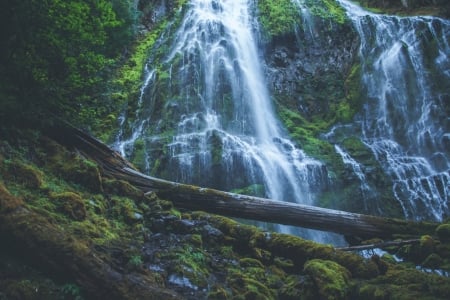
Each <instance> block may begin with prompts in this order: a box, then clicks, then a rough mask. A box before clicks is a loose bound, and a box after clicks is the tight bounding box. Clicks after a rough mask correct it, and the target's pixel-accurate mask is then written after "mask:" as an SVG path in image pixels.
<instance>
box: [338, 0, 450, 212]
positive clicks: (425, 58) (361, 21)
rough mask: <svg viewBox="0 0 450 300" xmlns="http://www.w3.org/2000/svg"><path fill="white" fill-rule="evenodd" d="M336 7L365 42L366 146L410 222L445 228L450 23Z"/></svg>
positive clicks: (449, 178) (449, 185) (449, 183)
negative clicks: (390, 182)
mask: <svg viewBox="0 0 450 300" xmlns="http://www.w3.org/2000/svg"><path fill="white" fill-rule="evenodd" d="M338 2H339V3H340V4H341V5H342V6H343V7H344V8H345V9H346V10H347V14H348V16H349V17H350V18H351V20H352V21H353V23H354V25H355V27H356V29H357V31H358V33H359V35H360V38H361V46H360V59H361V64H362V74H363V75H362V84H363V88H364V94H365V96H367V104H366V105H365V108H364V112H363V114H362V118H361V121H362V122H361V123H362V132H363V136H362V140H363V142H364V143H365V144H366V145H367V146H369V147H370V148H371V149H372V151H373V153H374V155H375V156H376V158H377V160H378V161H379V162H380V164H381V166H382V168H383V169H384V171H385V173H386V174H387V176H389V177H390V178H391V179H392V180H393V182H394V186H393V192H394V195H395V197H396V199H397V200H398V201H399V202H400V204H401V206H402V208H403V211H404V214H405V216H406V217H408V218H413V219H418V220H420V219H428V220H436V221H441V220H442V219H443V218H445V217H446V216H447V215H448V214H449V212H450V211H449V201H450V198H449V197H450V174H449V172H450V162H449V157H450V156H449V153H450V152H449V151H450V149H449V148H448V147H449V145H450V132H449V130H450V128H449V116H448V115H447V114H446V111H447V112H448V107H449V105H450V104H449V102H450V59H449V57H450V47H449V38H450V21H448V20H443V19H439V18H435V17H396V16H387V15H378V14H373V13H369V12H367V11H364V10H363V9H361V8H360V7H359V6H357V5H355V4H353V3H352V2H350V1H347V0H338Z"/></svg>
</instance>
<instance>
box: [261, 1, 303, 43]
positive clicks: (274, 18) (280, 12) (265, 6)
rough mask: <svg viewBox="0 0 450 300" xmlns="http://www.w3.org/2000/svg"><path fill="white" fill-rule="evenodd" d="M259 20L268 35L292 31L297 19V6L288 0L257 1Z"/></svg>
mask: <svg viewBox="0 0 450 300" xmlns="http://www.w3.org/2000/svg"><path fill="white" fill-rule="evenodd" d="M258 10H259V20H260V22H261V25H262V27H263V30H264V32H265V33H266V34H267V35H268V36H269V37H273V36H279V35H283V34H287V33H290V32H293V31H294V29H295V25H296V24H297V22H298V21H299V14H298V8H297V7H296V6H295V5H294V4H293V3H292V1H290V0H278V1H277V0H260V1H258Z"/></svg>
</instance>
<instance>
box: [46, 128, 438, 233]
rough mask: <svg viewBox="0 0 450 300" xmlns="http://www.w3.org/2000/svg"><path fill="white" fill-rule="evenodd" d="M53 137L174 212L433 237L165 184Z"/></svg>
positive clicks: (424, 229) (385, 221) (90, 146)
mask: <svg viewBox="0 0 450 300" xmlns="http://www.w3.org/2000/svg"><path fill="white" fill-rule="evenodd" d="M53 136H54V137H55V138H56V139H57V140H59V141H60V142H62V143H63V144H66V145H69V146H72V147H74V148H75V149H78V150H79V151H80V152H82V153H84V155H85V156H87V157H89V158H91V159H93V160H95V161H96V162H97V163H98V164H99V165H100V166H101V167H102V168H103V171H104V172H105V173H106V174H107V175H110V176H113V177H115V178H119V179H123V180H126V181H128V182H130V183H131V184H132V185H134V186H136V187H138V188H140V189H142V190H143V191H144V192H147V191H154V192H156V193H157V195H158V196H159V197H161V198H165V199H167V200H171V201H172V202H173V203H174V205H175V206H177V207H178V208H185V209H190V210H202V211H206V212H210V213H216V214H220V215H224V216H228V217H237V218H243V219H250V220H256V221H263V222H270V223H277V224H284V225H293V226H298V227H304V228H310V229H318V230H323V231H330V232H335V233H339V234H343V235H347V236H358V237H361V238H372V237H380V238H386V237H393V236H395V235H412V236H419V235H423V234H434V230H435V228H436V227H437V225H438V224H435V223H427V222H412V221H406V220H401V219H392V218H383V217H375V216H369V215H362V214H357V213H350V212H344V211H339V210H333V209H326V208H320V207H314V206H308V205H302V204H298V203H289V202H282V201H274V200H269V199H264V198H258V197H252V196H246V195H239V194H233V193H228V192H223V191H218V190H214V189H208V188H201V187H196V186H192V185H186V184H180V183H176V182H171V181H166V180H162V179H158V178H154V177H150V176H147V175H144V174H142V173H140V172H138V171H136V170H135V169H134V168H133V167H132V165H131V164H130V163H129V162H128V161H126V160H125V159H124V158H122V157H121V156H120V155H119V154H118V153H117V152H115V151H114V150H112V149H111V148H109V147H108V146H106V145H105V144H103V143H101V142H100V141H98V140H97V139H95V138H93V137H92V136H90V135H88V134H86V133H84V132H82V131H80V130H78V129H76V128H73V127H67V128H65V129H62V128H61V127H59V128H58V130H56V131H54V132H53ZM280 200H282V199H280Z"/></svg>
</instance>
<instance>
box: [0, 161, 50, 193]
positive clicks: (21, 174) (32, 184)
mask: <svg viewBox="0 0 450 300" xmlns="http://www.w3.org/2000/svg"><path fill="white" fill-rule="evenodd" d="M6 165H7V174H6V177H7V178H11V180H13V181H15V182H18V183H21V184H23V185H24V186H26V187H28V188H32V189H38V188H40V187H42V185H43V183H44V179H43V176H44V174H43V173H42V172H41V171H40V170H38V169H36V167H34V166H32V165H28V164H24V163H22V162H18V161H9V162H7V163H6Z"/></svg>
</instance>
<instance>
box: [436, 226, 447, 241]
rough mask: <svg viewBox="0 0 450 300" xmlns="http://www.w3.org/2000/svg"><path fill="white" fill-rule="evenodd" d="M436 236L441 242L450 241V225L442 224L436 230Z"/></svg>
mask: <svg viewBox="0 0 450 300" xmlns="http://www.w3.org/2000/svg"><path fill="white" fill-rule="evenodd" d="M436 235H437V236H438V237H439V239H440V240H441V241H444V242H449V241H450V224H442V225H439V226H438V227H437V228H436Z"/></svg>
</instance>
